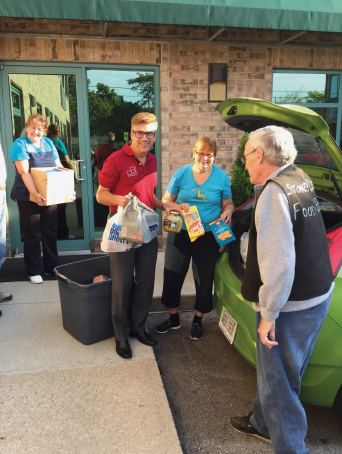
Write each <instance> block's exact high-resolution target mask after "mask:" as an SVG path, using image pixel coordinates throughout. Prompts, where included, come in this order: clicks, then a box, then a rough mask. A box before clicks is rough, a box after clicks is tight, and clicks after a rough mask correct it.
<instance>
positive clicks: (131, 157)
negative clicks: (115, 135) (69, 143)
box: [96, 112, 169, 359]
mask: <svg viewBox="0 0 342 454" xmlns="http://www.w3.org/2000/svg"><path fill="white" fill-rule="evenodd" d="M157 128H158V122H157V118H156V116H155V115H154V114H151V113H148V112H140V113H138V114H136V115H135V116H134V117H133V118H132V121H131V140H132V143H130V144H128V143H127V144H126V145H125V146H124V147H123V148H122V149H121V150H119V151H116V152H115V153H113V154H111V155H110V156H109V158H107V160H106V162H105V163H104V166H103V169H102V171H101V172H100V173H99V176H98V178H99V189H98V191H97V195H96V198H97V201H98V202H99V203H102V204H103V205H108V206H109V208H110V211H111V214H114V213H115V212H116V211H117V208H118V206H121V207H123V208H124V207H125V206H126V205H127V204H128V202H129V198H128V193H129V192H131V193H132V194H133V195H136V196H137V197H138V199H139V200H140V201H141V202H143V203H145V205H147V206H149V207H150V208H152V209H154V207H157V208H161V209H163V210H164V211H166V212H167V213H168V212H169V208H168V206H167V205H166V204H164V203H162V202H161V201H160V200H159V199H158V198H157V197H156V196H155V194H154V188H155V187H156V185H157V159H156V158H155V156H153V155H152V154H150V153H149V151H150V149H151V148H152V146H153V144H154V142H155V140H156V132H157ZM157 253H158V241H157V238H154V239H153V240H152V241H151V242H150V243H147V244H143V245H142V246H140V247H139V248H137V249H131V250H130V251H129V252H113V253H110V254H109V256H110V265H111V278H112V320H113V326H114V335H115V339H116V352H117V353H118V355H120V356H121V357H122V358H125V359H127V358H131V357H132V350H131V347H130V345H129V342H128V336H130V337H135V338H136V339H138V341H139V342H141V343H143V344H145V345H149V346H153V345H156V343H157V342H156V341H155V340H153V339H152V337H151V336H150V335H149V334H148V333H147V332H146V331H145V322H146V318H147V315H148V311H149V309H150V306H151V302H152V296H153V288H154V275H155V268H156V261H157Z"/></svg>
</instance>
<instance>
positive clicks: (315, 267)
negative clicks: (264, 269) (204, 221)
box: [241, 165, 334, 302]
mask: <svg viewBox="0 0 342 454" xmlns="http://www.w3.org/2000/svg"><path fill="white" fill-rule="evenodd" d="M270 181H273V182H275V183H276V184H278V185H279V186H280V187H281V189H282V190H283V191H284V193H285V194H286V197H287V200H288V202H289V206H290V213H291V220H292V225H293V233H294V239H295V252H296V265H295V276H294V282H293V285H292V289H291V293H290V296H289V301H304V300H308V299H311V298H314V297H316V296H320V295H324V294H325V293H327V292H328V290H329V288H330V286H331V283H332V282H333V279H334V277H333V273H332V269H331V262H330V257H329V250H328V243H327V238H326V231H325V227H324V223H323V219H322V216H321V214H320V210H319V204H318V201H317V196H316V193H315V190H314V186H313V183H312V181H311V179H310V177H309V176H308V175H307V174H306V173H304V172H303V171H302V170H301V169H299V168H298V167H296V166H295V165H291V166H289V167H287V168H286V169H284V170H283V171H282V172H280V173H279V174H278V175H277V176H275V177H274V178H272V179H271V180H268V181H267V182H266V184H265V186H264V188H263V190H264V189H265V187H266V185H267V184H269V182H270ZM259 197H260V196H259ZM257 203H258V200H256V201H255V204H254V209H253V212H252V219H251V227H250V231H249V243H248V252H247V262H246V270H245V274H244V277H243V280H242V287H241V293H242V296H243V297H244V298H245V299H246V300H247V301H252V302H259V289H260V287H261V286H262V285H263V282H262V280H261V277H260V270H259V265H258V255H257V241H258V235H257V231H256V227H255V209H256V206H257ZM269 222H272V219H270V220H269ZM274 254H277V250H275V251H274ZM279 260H281V257H279Z"/></svg>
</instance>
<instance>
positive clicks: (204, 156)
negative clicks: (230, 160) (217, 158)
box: [196, 151, 214, 159]
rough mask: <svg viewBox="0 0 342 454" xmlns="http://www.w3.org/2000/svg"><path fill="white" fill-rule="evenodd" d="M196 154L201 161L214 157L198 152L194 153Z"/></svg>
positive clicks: (211, 154) (210, 154) (212, 154)
mask: <svg viewBox="0 0 342 454" xmlns="http://www.w3.org/2000/svg"><path fill="white" fill-rule="evenodd" d="M196 154H197V156H198V157H199V158H200V159H203V158H208V159H211V158H213V157H214V153H199V152H198V151H196Z"/></svg>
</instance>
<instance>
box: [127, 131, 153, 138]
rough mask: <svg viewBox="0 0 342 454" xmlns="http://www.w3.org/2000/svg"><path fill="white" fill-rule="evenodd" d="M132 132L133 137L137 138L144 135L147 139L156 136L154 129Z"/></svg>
mask: <svg viewBox="0 0 342 454" xmlns="http://www.w3.org/2000/svg"><path fill="white" fill-rule="evenodd" d="M132 132H133V134H135V137H136V138H137V139H142V138H143V137H144V136H146V138H147V139H153V138H154V137H155V136H156V131H147V132H144V131H133V129H132Z"/></svg>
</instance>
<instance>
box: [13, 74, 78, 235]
mask: <svg viewBox="0 0 342 454" xmlns="http://www.w3.org/2000/svg"><path fill="white" fill-rule="evenodd" d="M8 77H9V81H8V82H9V87H10V91H11V93H10V95H11V96H10V102H11V113H12V135H13V140H15V139H17V138H18V137H20V136H21V135H24V134H26V129H25V124H26V121H27V120H28V118H29V117H30V115H32V114H36V113H40V114H41V115H43V116H44V117H46V119H47V123H48V126H49V128H48V131H49V132H48V134H47V136H48V137H49V138H51V140H52V141H55V139H59V140H61V141H62V144H63V145H64V147H62V146H58V147H57V146H56V148H57V149H58V153H59V156H60V160H61V162H62V164H63V166H64V167H69V168H72V169H75V166H76V162H77V160H79V159H80V151H79V132H78V118H77V100H76V76H75V75H59V74H52V75H46V74H14V73H12V74H9V75H8ZM56 144H58V142H56V141H55V145H56ZM78 171H79V169H78ZM77 183H78V184H76V185H75V190H76V203H68V204H60V205H58V240H60V241H61V240H66V241H70V240H75V239H84V228H83V212H82V188H81V184H80V183H79V182H77ZM21 238H22V233H21Z"/></svg>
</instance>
